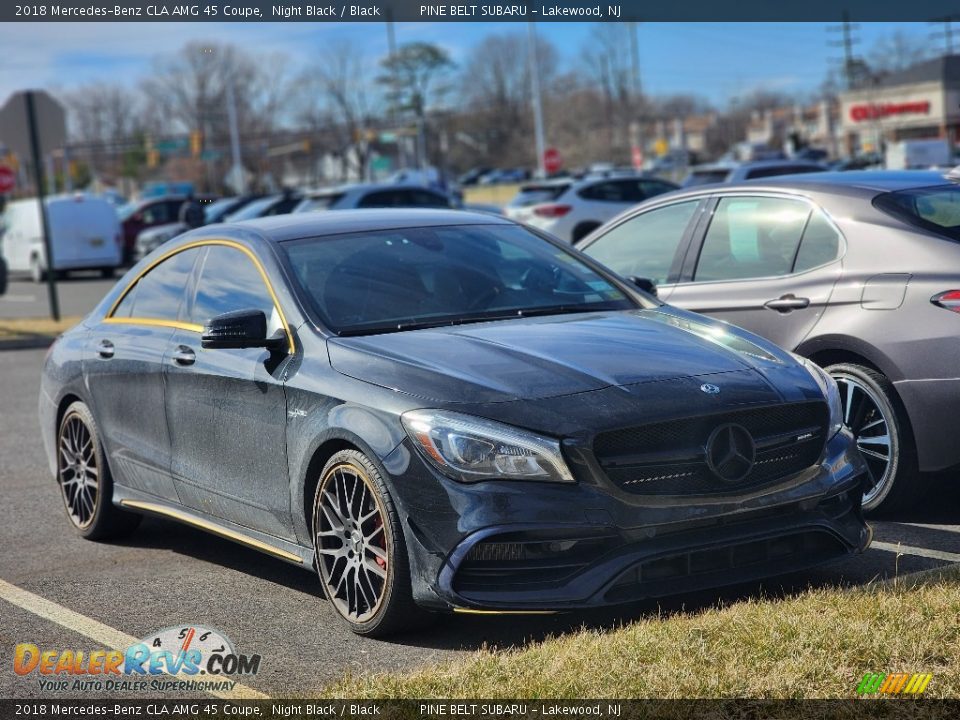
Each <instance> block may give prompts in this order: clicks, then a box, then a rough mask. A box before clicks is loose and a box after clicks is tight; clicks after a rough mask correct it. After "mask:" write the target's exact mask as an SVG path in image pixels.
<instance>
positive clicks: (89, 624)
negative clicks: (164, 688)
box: [0, 580, 269, 700]
mask: <svg viewBox="0 0 960 720" xmlns="http://www.w3.org/2000/svg"><path fill="white" fill-rule="evenodd" d="M0 599H3V600H6V601H7V602H8V603H10V604H12V605H16V606H17V607H19V608H22V609H23V610H26V611H27V612H29V613H32V614H34V615H36V616H37V617H40V618H43V619H44V620H49V621H50V622H53V623H56V624H57V625H59V626H61V627H64V628H66V629H67V630H72V631H73V632H75V633H79V634H81V635H85V636H86V637H88V638H90V639H91V640H94V641H96V642H98V643H100V644H101V645H105V646H106V647H109V648H112V649H114V650H125V649H126V648H128V647H130V646H131V645H136V644H137V643H139V642H140V638H135V637H133V635H127V634H126V633H125V632H121V631H120V630H117V629H116V628H112V627H110V626H109V625H104V624H103V623H101V622H98V621H96V620H94V619H93V618H88V617H87V616H86V615H81V614H80V613H78V612H75V611H73V610H71V609H70V608H66V607H64V606H63V605H58V604H57V603H55V602H53V601H51V600H47V599H46V598H44V597H40V596H39V595H34V594H33V593H32V592H29V591H27V590H24V589H23V588H19V587H17V586H16V585H11V584H10V583H8V582H6V581H5V580H0ZM173 677H175V678H177V679H178V680H196V679H197V678H196V677H193V676H190V675H184V674H183V673H180V674H179V675H173ZM205 692H206V694H208V695H213V696H214V697H218V698H222V699H224V700H268V699H269V695H265V694H264V693H262V692H260V691H259V690H254V689H253V688H252V687H249V686H248V685H244V684H242V683H239V682H238V683H235V684H234V686H233V689H232V690H207V691H205Z"/></svg>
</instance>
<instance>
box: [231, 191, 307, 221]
mask: <svg viewBox="0 0 960 720" xmlns="http://www.w3.org/2000/svg"><path fill="white" fill-rule="evenodd" d="M302 199H303V195H302V194H301V193H299V192H297V191H294V190H285V191H284V192H282V193H278V194H276V195H268V196H266V197H262V198H260V199H259V200H254V201H253V202H251V203H248V204H247V205H244V206H243V207H242V208H240V209H239V210H237V211H235V212H232V213H229V214H228V215H227V216H226V217H224V218H223V220H222V222H229V223H233V222H241V221H243V220H254V219H256V218H261V217H271V216H273V215H286V214H287V213H290V212H293V209H294V208H295V207H296V206H297V205H299V204H300V201H301V200H302Z"/></svg>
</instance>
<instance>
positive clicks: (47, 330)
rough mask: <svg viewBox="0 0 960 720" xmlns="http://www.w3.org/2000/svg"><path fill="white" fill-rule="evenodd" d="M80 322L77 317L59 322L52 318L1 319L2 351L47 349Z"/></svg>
mask: <svg viewBox="0 0 960 720" xmlns="http://www.w3.org/2000/svg"><path fill="white" fill-rule="evenodd" d="M80 320H81V318H80V317H78V316H76V315H72V316H70V317H65V318H61V320H60V321H59V322H54V321H53V320H51V319H50V318H0V351H3V350H27V349H36V348H45V347H47V346H49V345H50V343H52V342H53V341H54V340H55V339H56V337H57V336H58V335H59V334H60V333H62V332H63V331H64V330H68V329H69V328H71V327H73V326H74V325H76V324H77V323H78V322H80Z"/></svg>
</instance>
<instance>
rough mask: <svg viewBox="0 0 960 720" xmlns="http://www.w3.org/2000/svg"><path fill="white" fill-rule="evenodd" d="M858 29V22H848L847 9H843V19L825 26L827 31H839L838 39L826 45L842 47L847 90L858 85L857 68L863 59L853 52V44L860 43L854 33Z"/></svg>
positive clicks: (848, 14)
mask: <svg viewBox="0 0 960 720" xmlns="http://www.w3.org/2000/svg"><path fill="white" fill-rule="evenodd" d="M859 29H860V24H859V23H853V22H850V13H849V11H847V10H844V11H843V21H842V22H841V23H840V24H839V25H829V26H828V27H827V32H839V33H841V39H840V40H831V41H829V42H828V43H827V45H829V46H830V47H842V48H843V73H844V76H845V77H846V80H847V90H853V89H854V88H855V87H856V86H857V85H858V78H857V70H858V68H860V67H862V65H863V61H862V60H861V59H860V58H858V57H857V56H856V55H854V53H853V48H854V46H855V45H858V44H860V38H859V37H856V36H855V35H854V33H855V32H856V31H857V30H859Z"/></svg>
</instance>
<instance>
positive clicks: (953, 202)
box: [873, 185, 960, 241]
mask: <svg viewBox="0 0 960 720" xmlns="http://www.w3.org/2000/svg"><path fill="white" fill-rule="evenodd" d="M873 205H874V207H876V208H877V209H878V210H882V211H883V212H885V213H887V214H888V215H893V216H894V217H896V218H898V219H899V220H902V221H903V222H905V223H908V224H910V225H913V226H914V227H918V228H922V229H923V230H927V231H929V232H932V233H936V234H937V235H939V236H941V237H944V238H947V239H948V240H954V241H960V187H958V186H956V185H938V186H936V187H925V188H912V189H910V190H898V191H897V192H890V193H884V194H883V195H878V196H877V197H875V198H874V199H873Z"/></svg>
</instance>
